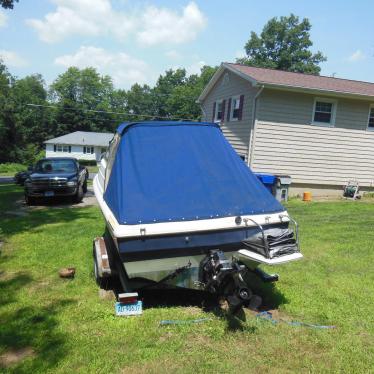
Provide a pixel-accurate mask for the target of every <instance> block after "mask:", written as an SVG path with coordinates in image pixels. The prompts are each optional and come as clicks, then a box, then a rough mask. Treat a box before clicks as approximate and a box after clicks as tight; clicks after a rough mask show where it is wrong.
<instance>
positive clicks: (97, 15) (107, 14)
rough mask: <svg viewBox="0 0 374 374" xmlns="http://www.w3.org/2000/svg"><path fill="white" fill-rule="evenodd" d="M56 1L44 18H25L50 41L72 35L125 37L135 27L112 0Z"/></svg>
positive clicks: (40, 35) (42, 36)
mask: <svg viewBox="0 0 374 374" xmlns="http://www.w3.org/2000/svg"><path fill="white" fill-rule="evenodd" d="M53 1H54V3H55V4H56V5H57V9H56V10H55V11H54V12H53V13H48V14H47V15H45V17H44V20H38V19H28V20H27V21H26V23H27V24H28V25H30V26H31V27H33V28H34V29H35V30H36V31H37V32H38V33H39V38H40V39H41V40H42V41H44V42H47V43H55V42H58V41H61V40H63V39H65V38H67V37H68V36H71V35H84V36H98V35H101V34H114V35H115V36H116V37H118V38H120V39H123V38H124V37H125V36H126V35H127V34H128V31H129V30H130V29H131V28H132V27H133V25H132V21H131V20H130V19H129V18H127V17H125V15H124V14H121V13H117V12H115V11H114V10H113V8H112V6H111V3H110V1H109V0H53Z"/></svg>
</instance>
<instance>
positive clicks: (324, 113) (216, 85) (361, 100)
mask: <svg viewBox="0 0 374 374" xmlns="http://www.w3.org/2000/svg"><path fill="white" fill-rule="evenodd" d="M198 101H199V103H200V104H201V108H202V111H203V117H204V119H205V120H206V121H215V122H219V123H220V124H221V128H222V131H223V133H224V135H225V136H226V138H227V139H228V140H229V142H230V143H231V144H232V146H233V147H234V148H235V150H236V151H237V153H238V154H239V155H240V156H241V157H242V158H243V159H244V160H245V161H246V162H247V163H248V165H249V166H250V167H251V168H252V170H254V171H257V172H265V173H273V174H287V175H290V176H291V177H292V180H293V185H292V189H291V193H294V194H295V193H299V192H301V191H303V190H305V189H306V188H308V189H310V190H312V191H313V193H315V194H327V193H333V192H334V193H336V192H337V191H339V193H340V192H341V190H342V186H343V185H345V184H346V183H347V182H348V180H351V179H355V180H357V181H358V182H359V183H360V186H361V187H364V189H370V188H371V187H374V83H368V82H359V81H352V80H348V79H339V78H331V77H324V76H315V75H306V74H300V73H291V72H285V71H280V70H272V69H263V68H254V67H249V66H244V65H239V64H231V63H223V64H222V65H221V67H220V68H219V69H218V71H217V72H216V73H215V75H214V76H213V77H212V79H211V81H210V82H209V83H208V85H207V86H206V87H205V89H204V91H203V92H202V93H201V95H200V97H199V99H198Z"/></svg>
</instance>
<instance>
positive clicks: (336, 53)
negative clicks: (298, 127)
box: [0, 0, 374, 88]
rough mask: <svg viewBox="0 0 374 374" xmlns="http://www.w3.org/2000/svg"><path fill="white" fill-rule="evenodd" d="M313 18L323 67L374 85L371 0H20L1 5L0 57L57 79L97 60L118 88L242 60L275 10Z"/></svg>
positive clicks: (21, 72) (18, 71)
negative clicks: (69, 69)
mask: <svg viewBox="0 0 374 374" xmlns="http://www.w3.org/2000/svg"><path fill="white" fill-rule="evenodd" d="M291 12H293V13H294V14H296V15H298V16H299V17H301V18H303V17H307V18H309V20H310V21H311V23H312V26H313V27H312V31H311V37H312V40H313V42H314V45H313V50H320V51H322V52H323V53H324V54H325V55H326V56H327V57H328V61H327V62H325V63H323V64H322V65H321V66H322V72H321V73H322V74H323V75H332V74H335V76H336V77H341V78H349V79H356V80H365V81H372V82H374V26H373V21H372V20H373V14H374V2H373V1H369V0H366V1H364V0H356V1H354V2H348V1H337V0H333V1H331V0H330V1H326V0H325V1H319V0H315V1H313V2H312V1H301V0H299V1H296V0H295V1H285V0H282V1H244V0H242V1H238V0H231V1H224V0H215V1H213V0H205V1H198V0H195V1H189V0H186V1H182V0H174V1H140V0H138V1H130V0H111V1H110V0H33V1H28V0H20V2H19V3H17V4H15V7H14V9H13V10H0V33H1V34H0V35H1V38H0V56H1V57H2V59H3V60H4V61H5V63H6V65H7V66H8V68H9V70H10V71H11V73H12V74H14V75H16V76H18V77H23V76H25V75H27V74H33V73H41V74H42V75H43V77H44V78H45V80H46V82H47V83H51V82H52V81H53V80H54V79H55V78H56V77H57V76H58V74H61V73H62V72H64V71H65V70H66V69H67V67H68V66H71V65H74V66H78V67H81V68H83V67H85V66H94V67H96V68H97V69H98V71H99V72H100V73H102V74H110V75H111V76H112V77H113V80H114V83H115V85H116V86H117V87H121V88H129V87H130V86H131V84H133V83H135V82H139V83H148V84H151V85H152V84H153V83H154V82H155V80H156V79H157V77H158V75H159V74H161V73H163V72H164V71H165V70H166V69H168V68H176V67H185V68H186V69H187V70H188V72H190V73H195V72H197V71H199V68H200V67H201V66H202V65H203V64H209V65H218V64H220V63H221V62H222V61H235V59H236V57H240V56H241V55H242V54H243V46H244V44H245V42H246V41H247V40H248V38H249V35H250V32H251V31H252V30H253V31H256V32H261V30H262V27H263V25H264V24H265V23H266V22H267V20H268V19H270V18H271V17H274V16H282V15H289V14H290V13H291Z"/></svg>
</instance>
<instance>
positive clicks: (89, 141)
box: [44, 131, 113, 147]
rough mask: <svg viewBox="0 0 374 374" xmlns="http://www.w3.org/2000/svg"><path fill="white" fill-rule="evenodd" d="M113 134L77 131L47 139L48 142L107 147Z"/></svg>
mask: <svg viewBox="0 0 374 374" xmlns="http://www.w3.org/2000/svg"><path fill="white" fill-rule="evenodd" d="M112 138H113V134H112V133H108V132H88V131H75V132H71V133H70V134H66V135H62V136H59V137H57V138H53V139H49V140H46V141H45V142H44V143H47V144H67V145H91V146H95V145H96V146H99V147H106V146H108V144H109V142H110V141H111V140H112Z"/></svg>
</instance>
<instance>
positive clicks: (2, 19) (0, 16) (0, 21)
mask: <svg viewBox="0 0 374 374" xmlns="http://www.w3.org/2000/svg"><path fill="white" fill-rule="evenodd" d="M7 22H8V16H7V15H6V14H5V13H4V12H3V11H1V10H0V27H4V26H6V24H7Z"/></svg>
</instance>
